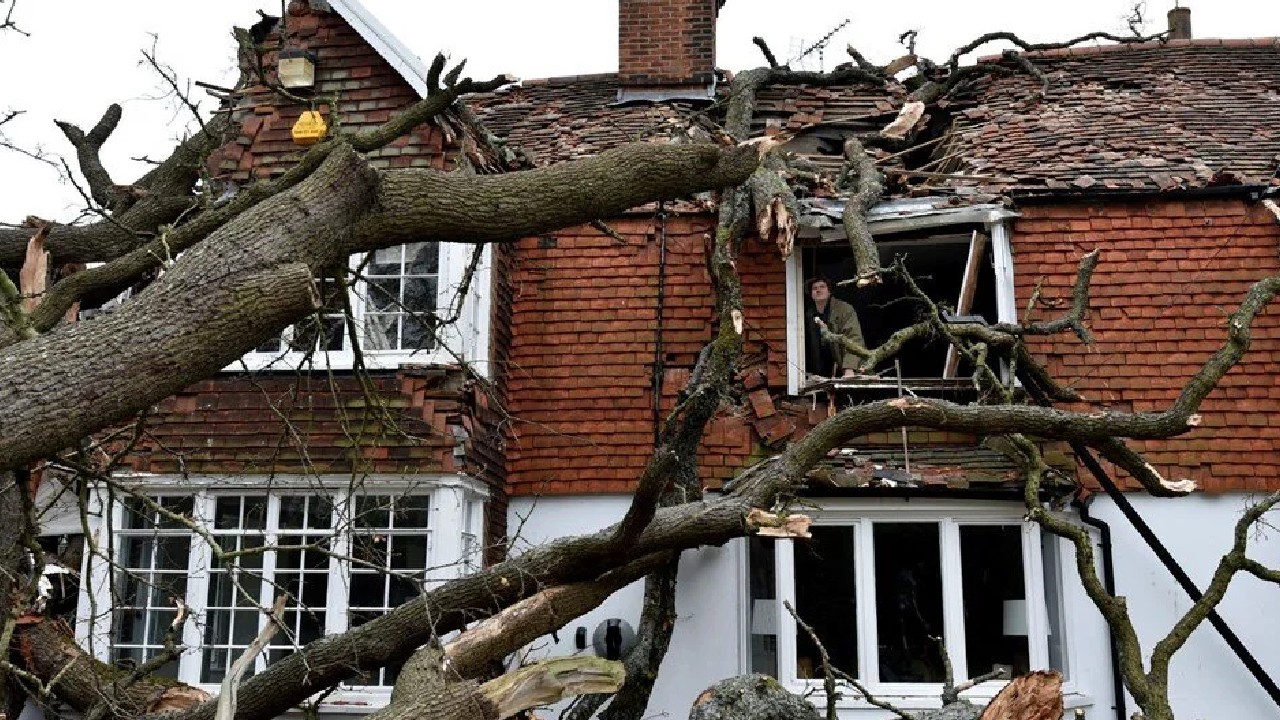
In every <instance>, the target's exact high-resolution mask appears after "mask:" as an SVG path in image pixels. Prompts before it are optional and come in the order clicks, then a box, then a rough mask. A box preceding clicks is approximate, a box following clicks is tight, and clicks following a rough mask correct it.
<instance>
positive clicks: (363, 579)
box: [351, 573, 387, 608]
mask: <svg viewBox="0 0 1280 720" xmlns="http://www.w3.org/2000/svg"><path fill="white" fill-rule="evenodd" d="M386 581H387V579H386V576H385V575H382V574H380V573H378V574H375V573H359V574H353V575H352V576H351V606H352V607H374V608H379V607H383V604H382V603H383V600H384V599H385V598H386Z"/></svg>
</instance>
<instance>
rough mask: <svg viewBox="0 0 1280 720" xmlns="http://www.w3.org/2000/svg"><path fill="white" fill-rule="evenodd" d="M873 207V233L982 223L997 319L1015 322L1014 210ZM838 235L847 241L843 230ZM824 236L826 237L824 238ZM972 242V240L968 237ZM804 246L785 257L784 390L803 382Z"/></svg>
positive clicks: (793, 390) (794, 390)
mask: <svg viewBox="0 0 1280 720" xmlns="http://www.w3.org/2000/svg"><path fill="white" fill-rule="evenodd" d="M875 216H876V208H873V209H872V212H871V219H870V222H869V223H868V226H869V227H870V229H871V233H872V235H873V236H874V235H888V234H892V233H898V232H903V231H905V230H920V229H926V228H938V229H939V230H942V229H945V228H946V227H948V226H952V227H954V226H957V225H960V224H965V225H975V224H981V225H983V226H984V227H985V228H986V231H987V234H988V235H989V236H990V241H991V255H992V263H993V264H994V266H995V277H996V287H995V291H996V307H997V313H998V316H997V318H996V321H997V322H1002V323H1016V322H1017V321H1018V305H1017V299H1016V298H1015V296H1014V285H1013V244H1012V234H1013V228H1012V218H1013V217H1015V214H1014V213H1011V212H1009V211H1008V210H1005V209H1003V208H974V209H972V211H965V212H952V213H945V214H938V215H926V216H923V217H913V218H910V219H877V218H876V217H875ZM838 235H839V237H838V239H839V240H841V241H846V242H847V239H846V238H845V237H844V235H843V231H840V233H838ZM824 239H825V238H824ZM971 242H972V241H971ZM803 251H804V250H803V248H802V247H800V246H798V245H797V247H796V250H795V252H793V253H791V255H789V256H788V257H787V260H786V285H787V309H786V312H787V392H788V393H789V394H792V395H796V394H798V393H799V392H800V388H801V387H802V386H803V384H804V374H805V373H804V367H805V363H804V271H803V268H802V267H801V257H800V256H801V255H802V253H803Z"/></svg>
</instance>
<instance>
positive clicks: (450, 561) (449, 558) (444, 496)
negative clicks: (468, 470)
mask: <svg viewBox="0 0 1280 720" xmlns="http://www.w3.org/2000/svg"><path fill="white" fill-rule="evenodd" d="M466 493H467V491H466V490H465V489H464V488H459V487H450V488H440V489H438V490H435V491H433V492H432V493H431V495H430V497H431V501H430V502H431V505H430V508H431V513H430V515H429V517H428V520H427V530H428V533H429V535H428V537H427V567H429V568H434V572H433V574H432V576H431V577H428V578H427V579H426V583H425V587H426V589H428V590H430V589H432V588H435V587H437V586H438V585H440V584H441V583H444V582H445V581H447V580H452V579H453V578H458V577H462V576H463V575H464V574H466V567H465V564H464V563H463V551H464V548H463V543H462V529H463V523H462V520H463V518H462V513H463V512H464V510H465V509H466V505H467V502H466ZM423 570H426V568H423Z"/></svg>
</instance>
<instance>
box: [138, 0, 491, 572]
mask: <svg viewBox="0 0 1280 720" xmlns="http://www.w3.org/2000/svg"><path fill="white" fill-rule="evenodd" d="M294 5H295V6H296V7H295V9H296V11H297V12H296V13H295V12H292V11H291V12H290V13H289V14H288V15H286V16H285V17H284V18H282V24H279V25H277V26H276V28H275V30H273V31H272V32H271V33H270V34H268V35H267V36H266V37H265V38H264V39H263V40H262V42H261V44H260V47H261V48H263V49H264V53H263V54H262V56H261V57H260V62H261V68H262V70H263V72H264V73H265V75H266V79H267V80H269V81H271V82H275V80H276V77H275V69H276V63H277V57H276V55H277V53H276V50H277V49H278V48H280V47H285V48H291V49H305V50H310V51H312V52H314V53H315V54H316V57H317V59H316V70H315V79H316V84H315V87H314V91H311V92H308V91H305V90H299V91H295V92H296V93H297V94H298V95H299V96H300V97H303V98H308V97H310V98H314V99H315V103H314V109H316V110H318V111H319V112H320V113H321V115H322V116H324V118H325V120H326V122H327V123H328V125H329V127H330V132H331V133H332V132H334V131H336V130H338V129H339V128H340V130H341V132H343V133H348V134H349V133H355V132H360V131H361V130H368V129H371V128H375V127H377V126H379V125H381V124H383V123H385V122H386V121H387V120H389V119H390V118H391V117H392V116H393V115H395V114H396V113H398V112H399V111H401V110H403V109H405V108H407V107H409V106H410V105H412V104H413V103H415V102H417V101H418V100H419V99H420V98H419V95H418V93H417V91H415V90H414V89H413V87H411V86H410V84H409V83H408V82H407V81H406V80H405V79H404V77H403V76H401V74H400V73H399V72H398V71H397V70H396V69H395V68H393V67H392V66H391V65H390V64H389V63H388V62H387V61H386V60H384V59H383V57H382V56H381V55H380V54H379V53H378V51H377V50H376V49H375V48H374V47H373V46H371V45H370V44H369V42H368V41H366V40H365V39H364V38H362V37H361V36H360V35H359V34H358V33H357V32H356V30H354V29H353V28H352V27H351V25H349V24H348V23H347V21H346V20H344V19H343V18H342V16H341V15H339V14H338V13H336V12H326V11H319V10H314V9H311V8H310V7H307V6H306V4H305V3H301V4H294ZM239 59H240V64H241V70H242V72H243V73H245V77H248V78H255V77H257V75H256V72H255V65H256V63H257V62H258V61H259V58H256V57H253V56H251V55H247V54H245V53H244V52H241V53H240V56H239ZM330 101H335V102H332V103H331V102H330ZM307 109H309V107H308V103H306V102H305V101H302V100H296V99H292V98H289V97H286V96H284V95H282V94H280V93H278V92H276V91H274V90H273V89H272V88H270V87H268V86H267V85H266V84H262V83H261V82H258V83H254V82H249V84H248V85H247V87H245V88H244V89H243V90H241V91H240V92H238V93H236V94H235V95H233V96H232V97H231V98H230V99H229V100H228V101H227V102H224V107H223V110H224V111H226V112H230V113H231V114H232V118H233V120H234V121H235V122H236V126H235V127H236V129H235V130H234V131H233V132H232V133H231V134H230V138H229V140H228V142H227V143H226V144H225V145H224V146H222V147H221V148H219V149H218V150H216V151H215V152H213V153H212V154H211V155H210V157H209V158H208V159H207V161H206V167H207V168H208V170H209V173H210V175H211V176H212V177H213V178H214V180H215V188H214V190H215V192H221V191H222V189H223V188H224V186H223V185H221V184H220V183H227V185H226V186H225V187H227V188H231V187H232V186H231V185H230V183H235V185H236V186H238V187H240V188H243V187H244V185H245V184H246V183H249V182H253V181H257V180H262V179H268V178H272V177H276V176H278V175H280V174H281V173H283V172H285V171H286V170H288V169H289V168H291V167H293V166H294V165H295V164H296V163H297V161H298V160H299V159H301V158H302V156H303V155H304V154H305V153H306V151H307V150H308V148H306V147H302V146H299V145H297V144H296V143H294V141H293V139H292V136H291V128H292V127H293V124H294V123H295V122H296V121H297V119H298V117H299V115H300V114H301V113H302V112H303V111H304V110H307ZM460 149H461V150H464V151H466V152H467V154H468V157H470V158H472V160H473V162H474V163H475V164H478V165H480V166H481V167H480V168H478V169H479V170H480V171H488V170H490V169H492V168H490V167H489V163H490V161H491V160H492V158H491V157H489V156H487V155H486V153H488V152H489V148H488V147H487V146H485V145H484V143H477V142H475V141H474V139H473V137H472V135H471V130H470V129H469V128H467V127H465V126H464V125H463V124H462V123H460V121H459V119H458V117H457V116H456V115H454V114H453V113H450V112H446V113H443V114H441V115H439V116H437V117H436V118H433V119H432V120H431V121H429V122H426V123H423V124H421V125H419V126H417V127H415V128H413V129H412V130H410V131H409V132H406V133H404V134H403V135H401V136H400V137H398V138H397V139H395V140H393V141H392V142H391V143H390V144H388V145H387V146H386V147H383V148H380V149H377V150H374V151H371V152H369V153H367V154H366V157H367V158H368V161H369V164H370V165H371V166H373V167H377V168H407V167H431V168H436V169H441V170H447V169H450V168H451V167H452V166H453V165H454V164H455V161H456V159H457V157H458V155H459V150H460ZM492 257H493V264H494V267H495V268H496V269H497V271H496V272H488V271H487V269H485V271H483V272H482V273H481V275H480V277H484V278H485V279H486V281H488V282H491V283H492V286H491V288H490V289H491V291H492V293H493V296H494V297H495V299H496V301H495V302H494V303H493V304H492V306H491V308H490V312H491V318H490V319H491V321H492V333H493V336H492V338H493V342H492V343H490V344H489V345H488V347H489V348H490V358H487V359H491V360H494V361H501V360H503V359H504V358H505V354H504V353H505V352H506V348H507V346H508V345H509V329H510V307H511V304H510V302H509V297H510V282H509V280H508V278H509V273H507V274H504V271H505V269H506V268H507V267H509V266H510V263H511V254H510V252H509V251H507V250H506V249H505V248H503V249H499V250H498V251H497V252H495V253H493V254H492ZM366 390H368V392H367V393H366ZM503 390H504V388H503V387H502V385H501V383H500V382H499V384H498V385H497V386H496V387H495V388H492V389H486V388H482V387H481V386H479V385H477V384H473V383H469V382H468V381H466V379H465V378H464V376H463V372H462V370H461V369H460V368H457V367H449V368H413V367H406V368H402V369H401V370H400V371H398V372H396V371H385V372H383V371H380V372H374V373H373V376H372V377H371V378H370V379H369V383H368V387H367V388H366V387H365V385H364V384H362V382H361V381H360V379H358V378H356V377H355V376H354V375H353V374H352V373H350V372H340V371H335V372H333V373H329V372H321V371H317V372H315V373H314V374H311V373H292V372H289V373H283V372H267V373H260V374H257V375H252V376H246V375H239V374H232V373H223V374H220V375H218V376H217V377H214V378H211V379H208V380H205V381H202V382H199V383H196V384H195V385H193V386H191V387H189V388H186V389H184V390H183V391H182V392H180V393H178V394H176V395H174V396H173V397H171V398H168V399H166V400H165V401H163V402H162V403H160V404H159V405H158V406H157V407H156V409H155V412H154V413H153V414H152V416H151V418H150V419H149V422H148V435H147V436H145V437H144V438H143V439H142V440H141V442H139V443H138V445H137V447H136V448H135V449H134V451H133V452H132V453H131V454H130V457H129V460H128V464H129V466H130V467H131V468H132V469H133V470H135V471H138V472H151V473H163V474H178V473H199V474H208V475H218V474H226V475H262V476H268V475H270V474H273V473H289V474H293V473H296V474H304V475H305V474H326V473H351V472H354V473H379V474H405V475H415V474H418V475H426V474H432V473H463V474H467V475H469V476H471V477H473V478H475V479H477V480H480V481H481V482H484V483H485V484H486V485H487V486H488V487H489V488H490V492H491V496H490V501H489V503H488V506H487V517H486V534H487V540H488V542H486V546H488V547H491V548H500V547H501V543H499V542H497V541H498V540H499V539H500V538H502V537H503V536H504V534H505V523H506V517H507V511H506V482H505V474H506V463H505V461H504V458H503V452H504V444H503V442H502V437H503V435H502V431H501V428H500V426H501V421H502V415H501V413H500V411H499V409H500V408H501V407H502V403H503V395H502V393H503ZM376 405H381V406H382V409H385V413H384V412H383V410H382V409H379V408H378V407H376ZM459 433H461V434H462V435H465V437H462V436H460V435H459ZM491 559H492V558H491Z"/></svg>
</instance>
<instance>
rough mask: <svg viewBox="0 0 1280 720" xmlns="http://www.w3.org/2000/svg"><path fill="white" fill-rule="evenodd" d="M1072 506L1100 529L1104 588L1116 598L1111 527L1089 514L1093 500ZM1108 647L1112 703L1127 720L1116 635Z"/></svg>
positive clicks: (1111, 636)
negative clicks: (1109, 649) (1109, 652)
mask: <svg viewBox="0 0 1280 720" xmlns="http://www.w3.org/2000/svg"><path fill="white" fill-rule="evenodd" d="M1071 504H1072V505H1074V506H1075V507H1076V509H1077V510H1079V511H1080V520H1081V521H1082V522H1083V523H1084V524H1085V525H1088V526H1090V527H1095V528H1097V529H1098V540H1099V541H1098V548H1099V549H1100V550H1101V551H1102V587H1103V588H1104V589H1105V590H1106V591H1107V594H1108V595H1110V596H1112V597H1115V594H1116V571H1115V561H1114V559H1113V558H1112V556H1111V526H1110V525H1108V524H1107V523H1106V521H1105V520H1100V519H1098V518H1096V517H1093V516H1091V515H1090V514H1089V506H1090V505H1091V504H1093V503H1092V498H1090V499H1088V500H1074V501H1072V503H1071ZM1107 645H1108V646H1109V647H1110V648H1111V691H1112V693H1113V695H1112V700H1111V702H1112V705H1113V707H1114V708H1115V711H1116V720H1127V717H1128V715H1127V713H1128V712H1129V711H1128V709H1127V708H1126V707H1125V705H1126V701H1125V692H1124V677H1123V676H1122V674H1121V673H1120V648H1119V646H1118V645H1117V644H1116V635H1115V633H1113V632H1108V633H1107Z"/></svg>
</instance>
